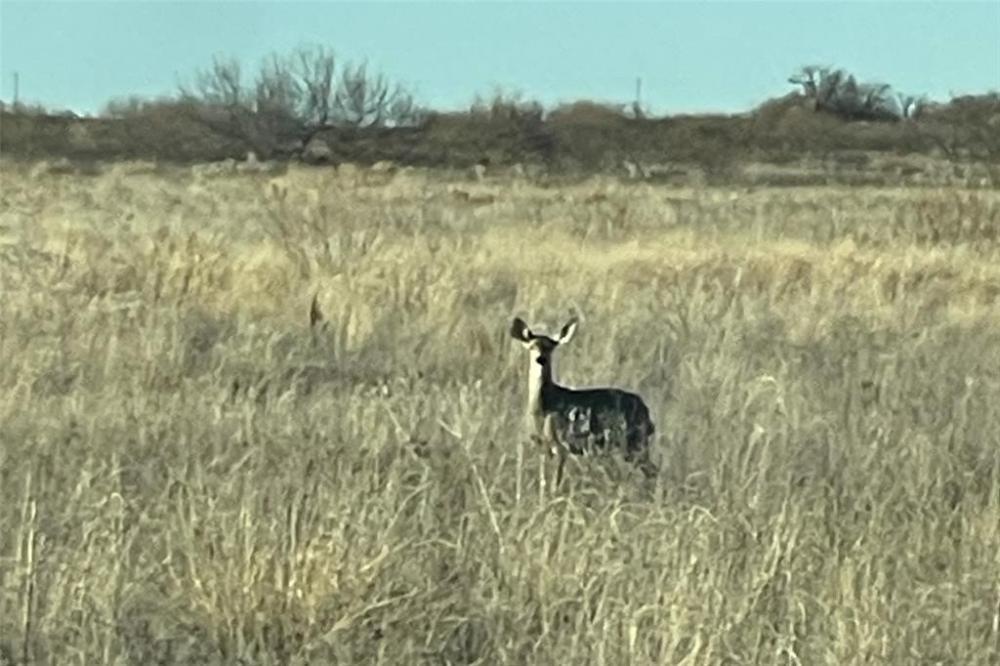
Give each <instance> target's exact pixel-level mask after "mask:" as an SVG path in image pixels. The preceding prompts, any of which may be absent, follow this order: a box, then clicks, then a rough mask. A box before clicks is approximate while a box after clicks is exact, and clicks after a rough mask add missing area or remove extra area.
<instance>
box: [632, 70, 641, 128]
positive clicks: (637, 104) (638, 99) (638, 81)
mask: <svg viewBox="0 0 1000 666" xmlns="http://www.w3.org/2000/svg"><path fill="white" fill-rule="evenodd" d="M632 111H633V113H634V114H635V117H636V118H641V117H642V77H641V76H637V77H635V101H634V102H633V103H632Z"/></svg>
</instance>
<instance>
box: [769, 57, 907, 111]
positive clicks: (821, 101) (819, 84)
mask: <svg viewBox="0 0 1000 666" xmlns="http://www.w3.org/2000/svg"><path fill="white" fill-rule="evenodd" d="M788 82H789V83H793V84H795V85H798V86H801V87H802V94H803V95H804V96H805V97H806V98H807V99H809V100H810V101H811V103H812V106H813V109H814V110H816V111H826V112H828V113H832V114H834V115H837V116H840V117H842V118H846V119H848V120H898V119H899V118H900V117H903V112H902V110H901V109H900V106H899V103H898V101H897V99H896V97H895V96H894V94H893V92H892V87H891V86H889V85H888V84H885V83H858V80H857V79H856V78H855V77H854V75H852V74H849V73H847V72H845V71H844V70H842V69H834V68H832V67H822V66H819V65H807V66H805V67H802V68H800V69H799V71H798V72H796V73H795V74H793V75H792V76H791V77H790V78H789V79H788Z"/></svg>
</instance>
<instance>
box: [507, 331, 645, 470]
mask: <svg viewBox="0 0 1000 666" xmlns="http://www.w3.org/2000/svg"><path fill="white" fill-rule="evenodd" d="M576 326H577V320H576V318H575V317H574V318H573V319H571V320H570V321H569V323H567V324H566V325H565V326H563V328H562V331H560V333H559V337H557V338H554V339H553V338H550V337H549V336H547V335H540V334H537V333H534V332H532V330H531V329H530V328H528V325H527V324H525V323H524V321H523V320H522V319H521V318H520V317H516V318H515V319H514V321H513V322H512V323H511V327H510V335H511V337H513V338H514V339H515V340H517V341H518V342H520V343H521V344H523V345H524V347H525V348H526V349H527V350H528V352H529V353H530V356H531V363H530V366H529V368H528V415H529V418H530V419H531V421H532V425H533V426H534V439H535V441H537V442H539V443H542V444H544V445H546V446H547V447H548V449H549V452H550V453H551V454H555V455H558V456H559V471H558V473H557V476H556V478H557V483H558V480H559V479H561V478H562V469H563V465H564V463H565V458H566V453H567V452H568V453H573V454H576V455H580V454H585V453H588V452H590V451H591V450H596V449H610V448H611V447H615V446H617V447H621V448H622V449H624V454H625V459H626V460H629V461H632V462H635V463H636V464H637V465H638V466H639V468H640V469H641V470H642V472H643V473H644V474H645V475H646V476H647V477H648V476H653V475H654V474H655V473H656V467H655V466H654V465H653V463H652V461H650V459H649V445H650V441H651V440H652V437H653V433H654V432H655V430H656V429H655V427H654V426H653V421H652V420H651V419H650V417H649V408H648V407H647V406H646V403H645V402H643V400H642V398H640V397H639V396H638V395H636V394H635V393H629V392H628V391H623V390H622V389H618V388H591V389H571V388H567V387H565V386H560V385H559V384H557V383H556V381H555V377H554V375H553V367H552V366H553V363H552V355H553V352H555V350H556V348H557V347H559V345H563V344H566V343H567V342H569V341H570V340H571V339H572V337H573V334H574V333H575V332H576Z"/></svg>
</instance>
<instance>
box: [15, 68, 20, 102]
mask: <svg viewBox="0 0 1000 666" xmlns="http://www.w3.org/2000/svg"><path fill="white" fill-rule="evenodd" d="M20 87H21V75H20V74H18V73H17V72H14V108H15V109H16V108H17V100H18V96H17V95H18V92H19V91H18V88H20Z"/></svg>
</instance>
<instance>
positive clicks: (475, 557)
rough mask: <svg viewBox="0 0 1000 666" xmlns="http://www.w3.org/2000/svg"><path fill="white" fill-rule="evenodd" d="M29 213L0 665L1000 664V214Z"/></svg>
mask: <svg viewBox="0 0 1000 666" xmlns="http://www.w3.org/2000/svg"><path fill="white" fill-rule="evenodd" d="M0 185H2V191H0V304H2V312H0V664H19V663H31V664H35V663H38V664H383V663H384V664H423V663H426V664H687V665H696V664H704V665H716V664H731V665H734V666H735V665H742V664H765V665H769V664H790V665H791V664H802V665H806V666H809V665H813V664H826V665H830V666H834V665H840V664H903V665H909V664H945V665H954V666H972V665H978V664H983V665H987V664H997V663H1000V191H998V190H996V189H986V188H978V189H972V188H969V189H965V188H961V187H957V186H956V187H949V188H930V187H898V188H891V187H879V188H874V187H839V186H823V187H789V188H781V187H757V188H724V187H700V188H693V187H692V188H684V187H665V186H655V185H651V184H648V183H642V182H619V181H618V180H616V179H610V178H597V177H595V178H592V179H590V180H586V181H573V182H570V181H566V182H542V181H537V180H525V179H523V178H512V177H503V178H486V180H484V181H482V182H473V181H471V180H469V179H468V178H466V177H463V176H461V175H458V174H450V175H449V174H444V173H432V172H425V171H420V170H409V171H407V170H404V171H403V172H400V173H396V174H392V173H388V172H385V173H381V172H376V173H373V172H371V171H368V170H361V169H355V170H351V169H346V168H342V169H340V170H339V171H334V170H332V169H312V170H309V169H304V168H291V167H290V168H289V171H288V172H287V173H285V174H283V175H264V174H258V173H240V174H228V175H227V174H222V175H218V174H215V175H213V174H207V175H206V174H205V173H200V172H195V173H192V172H191V171H189V170H181V169H180V168H174V167H159V168H141V165H140V167H134V166H133V167H130V165H128V164H122V165H117V166H114V167H111V168H105V169H103V170H101V171H99V172H98V171H96V170H95V171H94V172H92V173H65V174H60V173H49V172H45V171H44V170H41V171H39V170H33V169H31V168H30V165H24V164H16V163H12V162H5V163H4V164H3V166H2V183H0ZM313 303H315V307H313ZM573 314H578V315H579V316H580V317H581V325H580V330H579V333H578V335H577V337H576V338H575V339H574V340H573V342H572V343H571V344H569V345H567V346H566V347H565V348H564V349H562V350H560V352H559V358H558V363H559V365H558V369H557V373H558V377H559V379H560V380H561V381H563V382H564V383H567V384H569V385H572V386H590V385H613V386H621V387H625V388H628V389H630V390H633V391H636V392H638V393H640V394H641V395H642V396H643V397H644V398H645V400H646V402H647V403H648V404H649V406H650V408H651V411H652V413H653V418H654V420H655V422H656V426H657V440H656V442H655V447H654V453H653V458H654V460H655V461H656V462H657V465H658V467H659V473H658V474H657V475H656V477H655V478H653V479H646V478H645V477H644V476H643V475H642V474H641V473H639V472H638V470H636V469H634V468H632V467H631V466H630V465H628V464H627V463H626V462H624V461H623V460H621V459H620V458H619V456H617V455H614V454H610V455H607V456H591V457H575V458H572V459H570V460H569V462H568V464H567V467H566V472H565V474H564V478H563V479H562V482H561V483H559V484H556V483H555V478H554V469H553V468H554V464H553V461H552V460H550V459H548V458H547V457H545V456H544V455H543V454H542V452H541V451H539V448H538V447H537V446H536V445H535V444H533V443H532V441H531V440H530V439H529V437H528V432H527V430H526V423H525V418H524V415H525V406H526V390H527V385H526V376H527V374H526V373H527V363H528V360H527V358H526V355H525V353H524V350H523V349H521V347H520V345H518V344H516V343H515V342H514V341H513V340H511V338H510V336H509V333H508V331H509V328H510V321H511V319H512V318H513V317H514V316H521V317H523V318H524V319H525V320H527V321H528V322H529V323H530V324H532V325H533V326H534V325H537V326H538V327H539V328H541V329H543V330H549V331H552V330H558V327H559V326H561V325H562V324H563V323H564V321H565V320H566V319H568V318H569V317H570V316H571V315H573Z"/></svg>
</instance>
